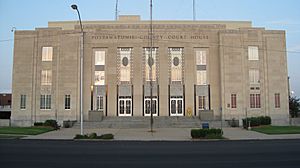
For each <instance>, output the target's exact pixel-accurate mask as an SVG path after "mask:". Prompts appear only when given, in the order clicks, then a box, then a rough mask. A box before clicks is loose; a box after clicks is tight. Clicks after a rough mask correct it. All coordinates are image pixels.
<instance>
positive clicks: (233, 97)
mask: <svg viewBox="0 0 300 168" xmlns="http://www.w3.org/2000/svg"><path fill="white" fill-rule="evenodd" d="M231 108H236V94H231Z"/></svg>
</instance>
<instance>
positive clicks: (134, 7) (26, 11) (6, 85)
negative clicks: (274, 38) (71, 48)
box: [0, 0, 300, 97]
mask: <svg viewBox="0 0 300 168" xmlns="http://www.w3.org/2000/svg"><path fill="white" fill-rule="evenodd" d="M192 2H193V1H192V0H153V19H154V20H192V19H193V11H192V9H193V6H192ZM71 4H77V5H78V8H79V10H80V14H81V17H82V20H114V18H115V0H0V92H11V84H12V67H13V38H14V34H13V32H12V31H11V30H12V29H14V30H15V29H16V30H33V29H35V28H37V27H47V24H48V21H65V20H77V19H78V16H77V14H76V13H75V12H74V11H73V10H72V9H71V8H70V5H71ZM299 6H300V1H299V0H276V1H274V0H226V1H225V0H209V1H207V0H206V1H204V0H196V19H197V20H238V21H240V20H241V21H252V24H253V26H254V27H265V28H266V29H274V30H285V31H286V38H287V40H286V41H287V50H288V52H287V55H288V75H289V76H290V86H291V91H293V92H294V94H293V96H298V97H299V96H300V67H299V65H300V10H299ZM119 14H120V15H127V14H134V15H140V16H141V18H142V19H143V20H149V18H150V17H149V0H119ZM279 68H280V67H279Z"/></svg>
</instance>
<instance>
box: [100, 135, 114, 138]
mask: <svg viewBox="0 0 300 168" xmlns="http://www.w3.org/2000/svg"><path fill="white" fill-rule="evenodd" d="M98 138H99V139H114V135H113V134H102V135H101V136H99V137H98Z"/></svg>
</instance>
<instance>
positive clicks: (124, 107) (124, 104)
mask: <svg viewBox="0 0 300 168" xmlns="http://www.w3.org/2000/svg"><path fill="white" fill-rule="evenodd" d="M131 108H132V101H131V98H120V99H119V116H131V115H132V109H131Z"/></svg>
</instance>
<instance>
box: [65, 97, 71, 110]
mask: <svg viewBox="0 0 300 168" xmlns="http://www.w3.org/2000/svg"><path fill="white" fill-rule="evenodd" d="M65 109H66V110H69V109H71V95H65Z"/></svg>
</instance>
